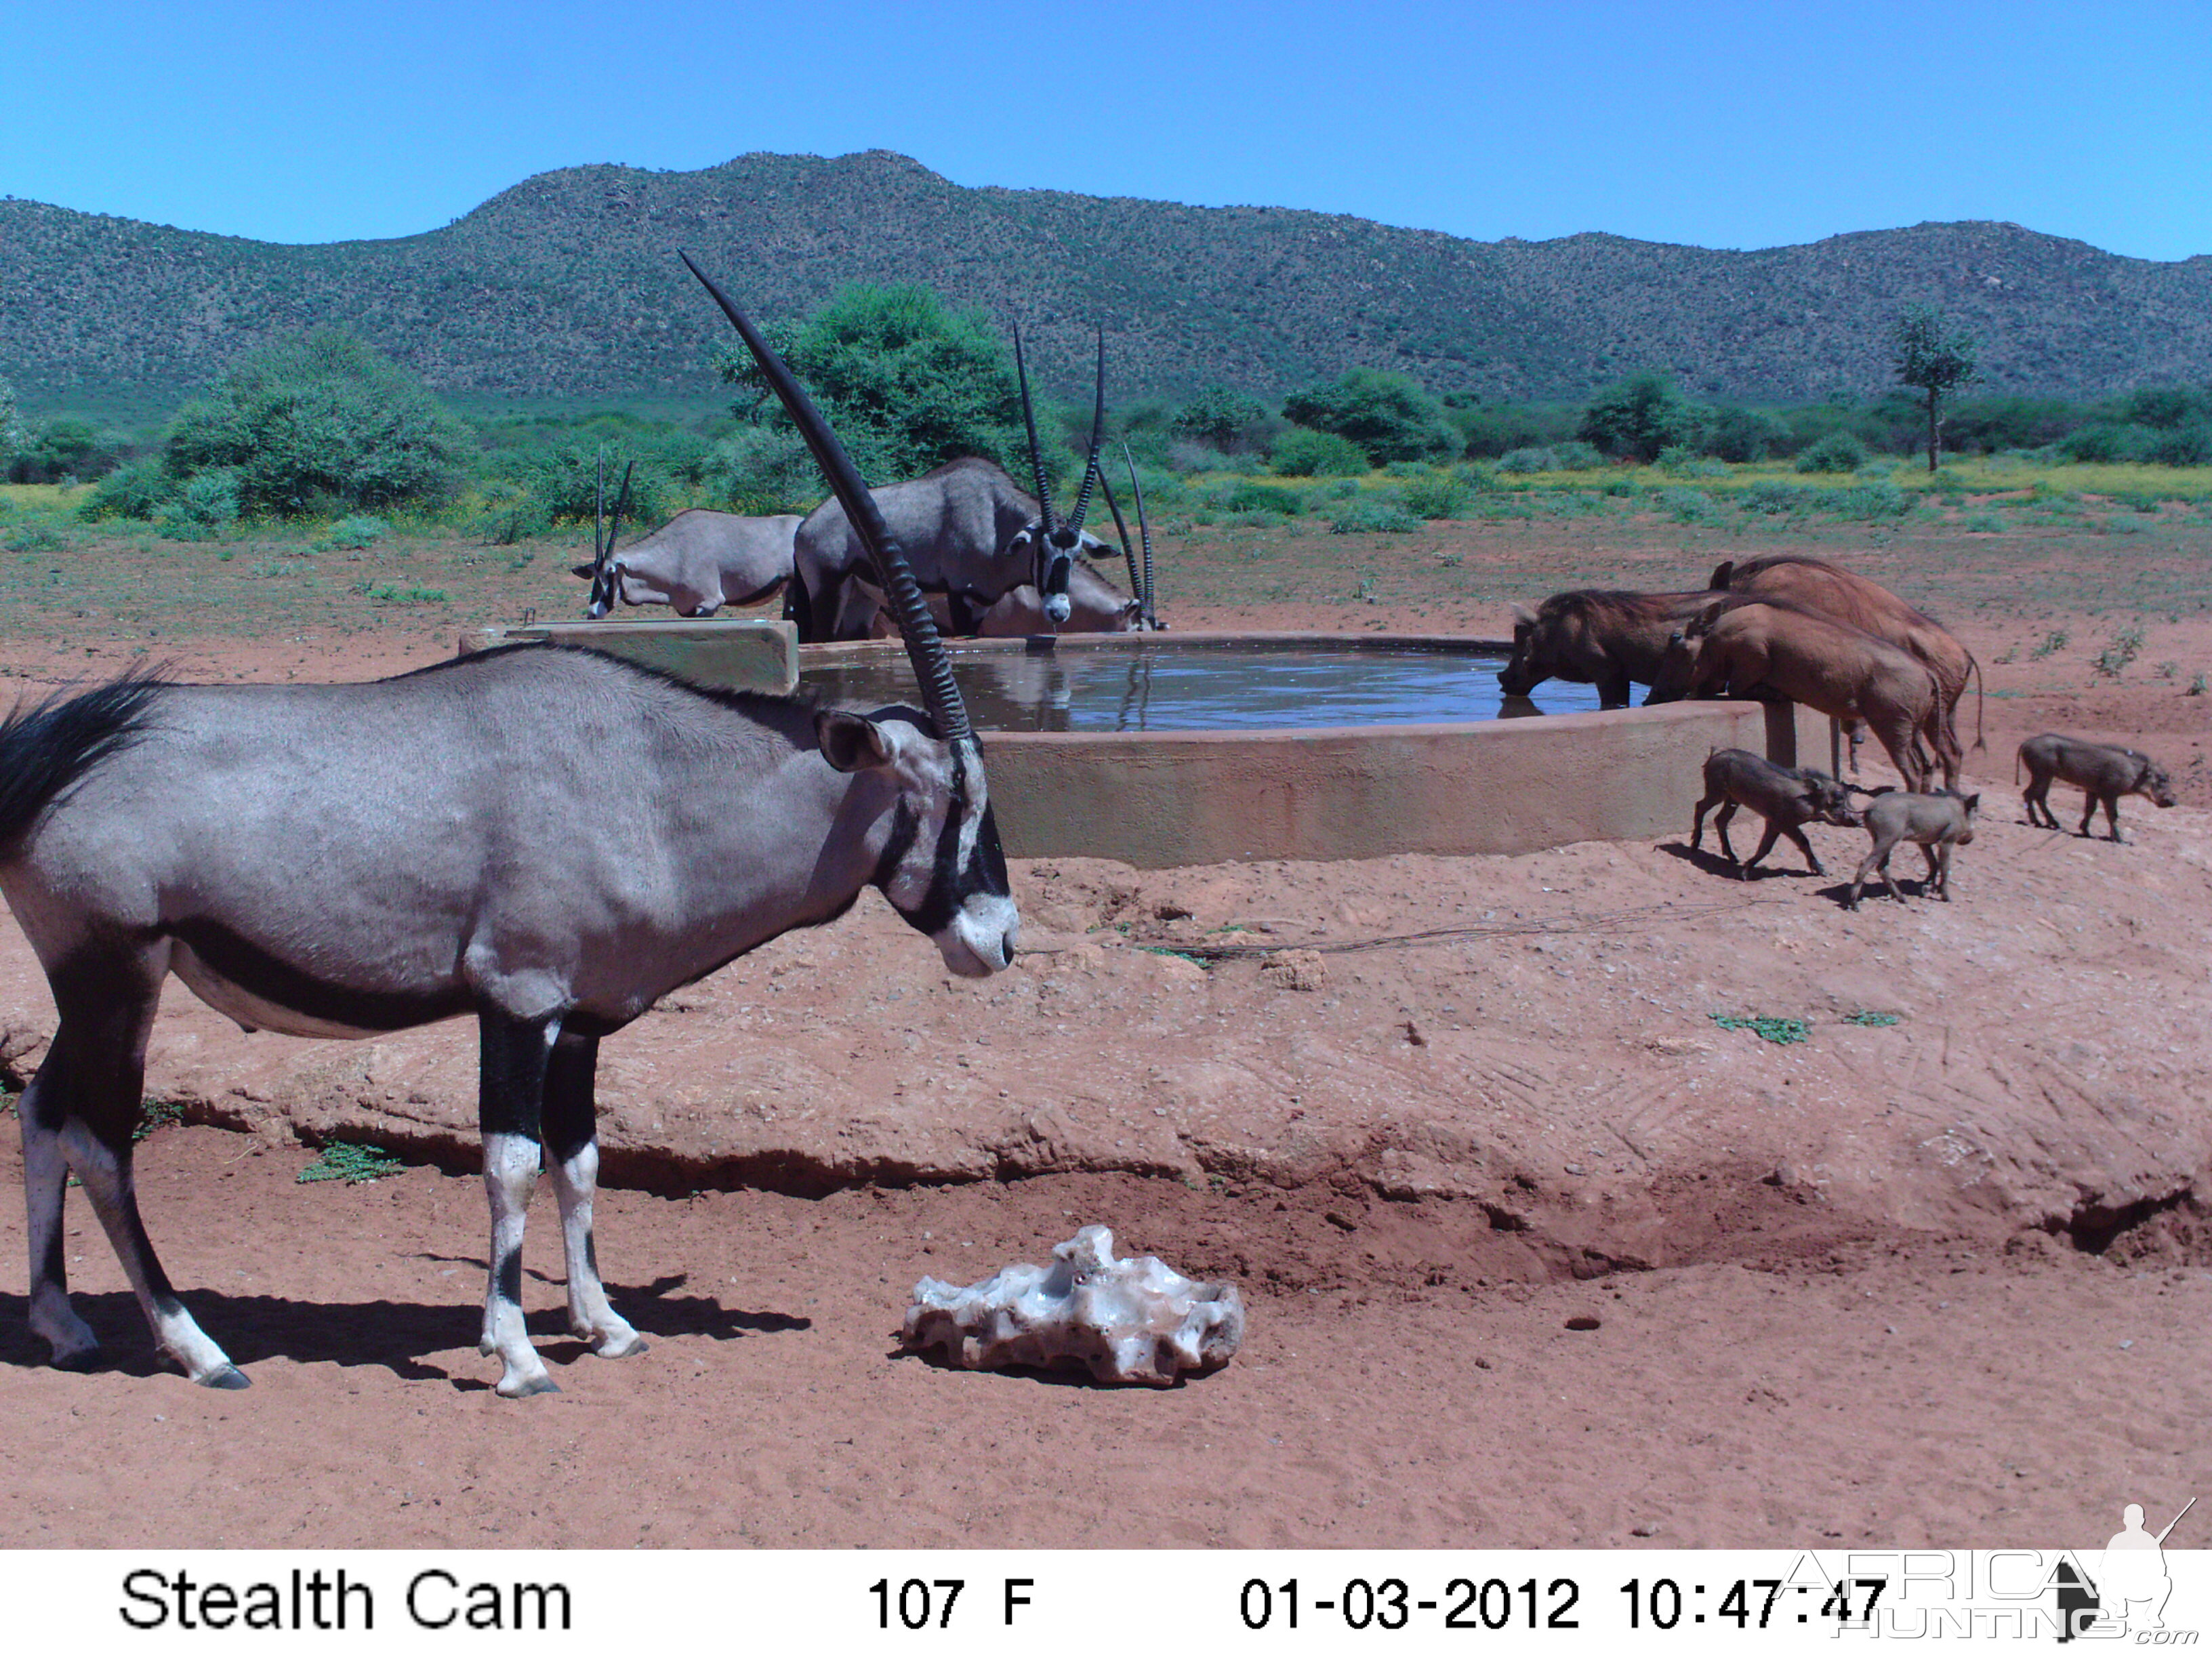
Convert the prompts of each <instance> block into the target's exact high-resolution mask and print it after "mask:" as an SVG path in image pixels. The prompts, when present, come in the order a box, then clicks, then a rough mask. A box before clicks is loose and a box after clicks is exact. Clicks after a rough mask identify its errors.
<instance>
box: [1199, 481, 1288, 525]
mask: <svg viewBox="0 0 2212 1659" xmlns="http://www.w3.org/2000/svg"><path fill="white" fill-rule="evenodd" d="M1219 505H1220V507H1221V508H1222V510H1223V511H1225V512H1228V513H1273V514H1275V515H1276V516H1277V517H1279V518H1296V517H1297V515H1298V514H1299V513H1303V512H1304V511H1305V507H1306V502H1305V497H1304V495H1301V494H1300V493H1299V492H1298V491H1297V490H1295V489H1283V488H1282V487H1281V486H1279V485H1278V484H1266V483H1260V482H1259V481H1258V480H1257V479H1245V480H1243V481H1241V482H1239V483H1237V484H1236V485H1235V486H1233V487H1232V488H1231V489H1230V491H1229V492H1228V495H1226V497H1225V498H1224V499H1223V500H1222V501H1220V503H1219Z"/></svg>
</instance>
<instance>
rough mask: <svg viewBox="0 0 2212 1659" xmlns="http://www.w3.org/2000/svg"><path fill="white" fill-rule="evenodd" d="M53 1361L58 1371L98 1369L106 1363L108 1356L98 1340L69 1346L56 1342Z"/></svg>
mask: <svg viewBox="0 0 2212 1659" xmlns="http://www.w3.org/2000/svg"><path fill="white" fill-rule="evenodd" d="M51 1363H52V1365H53V1368H54V1369H55V1370H58V1371H96V1370H101V1369H102V1368H103V1367H105V1366H106V1364H107V1356H106V1354H104V1353H102V1352H100V1344H99V1343H97V1342H91V1343H87V1344H85V1345H84V1346H81V1347H68V1348H64V1347H63V1346H61V1345H60V1344H59V1343H56V1344H55V1345H54V1357H53V1359H52V1362H51Z"/></svg>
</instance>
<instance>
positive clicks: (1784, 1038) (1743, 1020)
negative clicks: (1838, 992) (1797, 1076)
mask: <svg viewBox="0 0 2212 1659" xmlns="http://www.w3.org/2000/svg"><path fill="white" fill-rule="evenodd" d="M1712 1021H1713V1024H1716V1025H1717V1026H1719V1027H1720V1028H1721V1030H1723V1031H1749V1032H1751V1033H1753V1035H1754V1036H1759V1037H1760V1038H1762V1039H1764V1040H1765V1041H1766V1042H1780V1043H1784V1044H1787V1043H1791V1042H1811V1041H1812V1040H1813V1022H1812V1021H1811V1020H1809V1019H1799V1018H1796V1017H1795V1016H1794V1015H1787V1014H1715V1015H1714V1016H1713V1017H1712Z"/></svg>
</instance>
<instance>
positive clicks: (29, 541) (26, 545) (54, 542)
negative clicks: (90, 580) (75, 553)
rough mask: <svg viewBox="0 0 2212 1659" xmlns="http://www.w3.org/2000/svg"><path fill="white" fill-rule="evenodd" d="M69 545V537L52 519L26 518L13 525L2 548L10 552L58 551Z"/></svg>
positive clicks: (1, 544)
mask: <svg viewBox="0 0 2212 1659" xmlns="http://www.w3.org/2000/svg"><path fill="white" fill-rule="evenodd" d="M68 545H69V537H68V535H67V534H66V533H65V532H64V531H63V529H62V527H61V526H59V525H58V524H56V523H55V522H54V521H53V520H52V519H44V518H41V519H25V520H23V521H22V522H21V524H18V525H14V526H10V527H9V531H8V534H7V537H6V538H5V539H4V540H0V548H5V549H6V550H8V551H9V552H10V553H58V552H59V551H61V550H62V549H64V547H67V546H68Z"/></svg>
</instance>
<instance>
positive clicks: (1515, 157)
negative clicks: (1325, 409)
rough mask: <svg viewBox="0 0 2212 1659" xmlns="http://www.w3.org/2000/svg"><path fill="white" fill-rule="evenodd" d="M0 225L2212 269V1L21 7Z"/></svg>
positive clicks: (2, 87)
mask: <svg viewBox="0 0 2212 1659" xmlns="http://www.w3.org/2000/svg"><path fill="white" fill-rule="evenodd" d="M5 16H6V27H5V29H4V32H0V39H4V43H5V49H6V50H5V58H4V59H0V110H3V111H4V118H0V193H4V194H9V195H15V196H21V197H33V198H34V199H37V200H40V201H46V202H55V203H59V204H62V205H64V206H67V207H72V208H78V209H82V210H88V211H93V212H103V213H114V214H121V215H125V216H129V217H131V218H137V219H146V220H151V221H154V222H157V223H162V224H173V225H178V226H181V227H184V228H189V229H195V230H210V231H219V232H223V233H227V234H234V235H240V236H251V237H257V238H261V239H264V240H272V241H282V242H317V241H330V240H341V239H347V238H354V237H379V236H396V235H404V234H410V233H413V232H416V231H422V230H428V229H431V228H435V227H436V226H439V225H441V224H443V223H445V222H447V220H449V219H452V218H453V217H456V216H459V215H460V214H463V213H465V212H467V211H468V210H470V209H471V208H472V207H474V206H476V205H477V204H478V203H480V202H482V201H483V200H484V199H485V198H486V197H489V196H492V195H494V194H495V193H496V192H498V191H501V190H503V189H505V188H506V187H507V186H508V185H513V184H515V183H517V182H518V181H520V179H524V178H526V177H528V176H529V175H530V174H532V173H539V172H543V171H544V170H546V169H548V168H551V167H565V166H570V165H574V164H577V163H582V162H593V161H620V162H626V163H629V164H630V165H633V166H637V167H665V168H691V167H704V166H709V165H712V164H714V163H715V162H718V161H726V160H728V159H729V158H730V157H731V156H732V155H740V154H743V153H744V152H746V151H749V150H774V151H781V152H787V153H797V152H812V153H815V154H818V155H839V154H842V153H844V152H847V151H849V150H858V149H894V150H899V151H902V152H904V153H905V154H907V155H912V156H914V157H915V159H916V160H918V161H921V162H922V163H923V165H925V166H927V167H931V168H933V170H935V171H936V172H938V173H943V174H945V176H946V177H948V178H950V179H954V180H955V181H957V183H960V184H963V185H1012V186H1017V187H1023V186H1031V187H1042V188H1050V189H1056V190H1071V191H1085V192H1090V193H1094V194H1099V195H1117V196H1139V197H1161V198H1166V199H1170V200H1175V201H1182V202H1195V203H1201V204H1223V203H1261V204H1271V205H1279V206H1290V207H1302V208H1313V209H1318V210H1324V211H1330V212H1341V213H1352V214H1358V215H1360V216H1364V217H1368V218H1373V219H1379V220H1383V221H1384V222H1389V223H1391V224H1399V225H1413V226H1420V227H1425V228H1432V229H1437V230H1444V231H1449V232H1451V233H1453V234H1457V235H1462V236H1471V237H1477V238H1481V239H1485V240H1488V239H1493V238H1497V237H1501V236H1522V237H1527V238H1530V239H1532V240H1533V239H1538V238H1544V237H1552V236H1559V235H1565V234H1571V233H1573V232H1576V231H1583V230H1607V231H1614V232H1618V233H1620V234H1623V235H1628V236H1637V237H1644V238H1649V239H1651V240H1658V241H1668V242H1690V243H1697V244H1700V245H1703V246H1711V247H1765V246H1775V245H1777V244H1782V243H1790V242H1802V241H1809V240H1814V239H1816V238H1819V237H1821V236H1826V235H1831V234H1835V233H1837V232H1839V231H1847V230H1866V229H1877V228H1885V227H1890V226H1896V225H1907V224H1914V223H1917V222H1920V221H1922V220H1927V219H1970V218H1971V219H2011V220H2015V221H2018V222H2021V223H2022V224H2025V225H2027V226H2029V227H2031V228H2034V229H2037V230H2042V231H2049V232H2052V233H2054V234H2060V235H2065V236H2074V237H2079V238H2081V240H2084V241H2087V242H2090V243H2093V244H2094V245H2095V246H2099V247H2102V248H2106V249H2110V250H2112V252H2119V253H2128V254H2134V255H2137V256H2139V257H2142V258H2156V259H2175V258H2186V257H2188V256H2190V255H2192V254H2198V253H2212V50H2209V49H2208V47H2212V4H2207V3H2206V0H2191V3H2179V4H2155V3H2147V4H2130V3H2128V0H2108V3H2105V4H2100V5H2093V4H2087V3H2035V0H2000V3H1994V4H1992V3H1987V0H1983V3H1977V4H1956V3H1941V0H1936V3H1922V4H1910V5H1907V4H1890V3H1886V0H1860V3H1855V4H1849V5H1844V4H1836V3H1832V0H1830V3H1822V4H1801V3H1794V0H1783V3H1767V4H1756V5H1753V4H1699V3H1696V0H1687V3H1677V4H1673V5H1668V4H1662V3H1644V4H1633V5H1632V4H1611V3H1583V4H1577V3H1573V0H1553V3H1544V0H1514V3H1511V4H1503V5H1473V4H1470V5H1459V6H1451V5H1443V4H1431V3H1414V0H1402V3H1391V0H1379V3H1372V4H1369V5H1364V6H1363V5H1358V4H1355V3H1343V0H1334V3H1309V0H1268V3H1255V4H1237V5H1229V4H1211V3H1197V4H1191V3H1176V4H1151V3H1146V4H1131V5H1124V6H1111V5H1073V4H1065V3H1054V0H1030V3H1026V4H1000V3H969V4H930V3H912V0H909V3H883V0H810V3H793V0H783V3H779V4H775V5H773V6H769V5H759V4H754V3H748V0H724V3H691V0H640V3H633V4H624V5H611V4H599V3H581V0H550V3H546V0H538V3H527V4H521V3H509V0H447V3H442V4H433V3H423V0H380V3H375V4H355V3H345V0H340V3H331V4H320V5H317V4H312V3H301V0H288V3H283V4H276V3H258V0H229V3H220V0H218V3H194V0H163V3H160V4H126V3H112V0H71V3H69V4H67V5H62V4H52V3H46V4H40V3H36V0H8V4H7V9H6V13H5Z"/></svg>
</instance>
